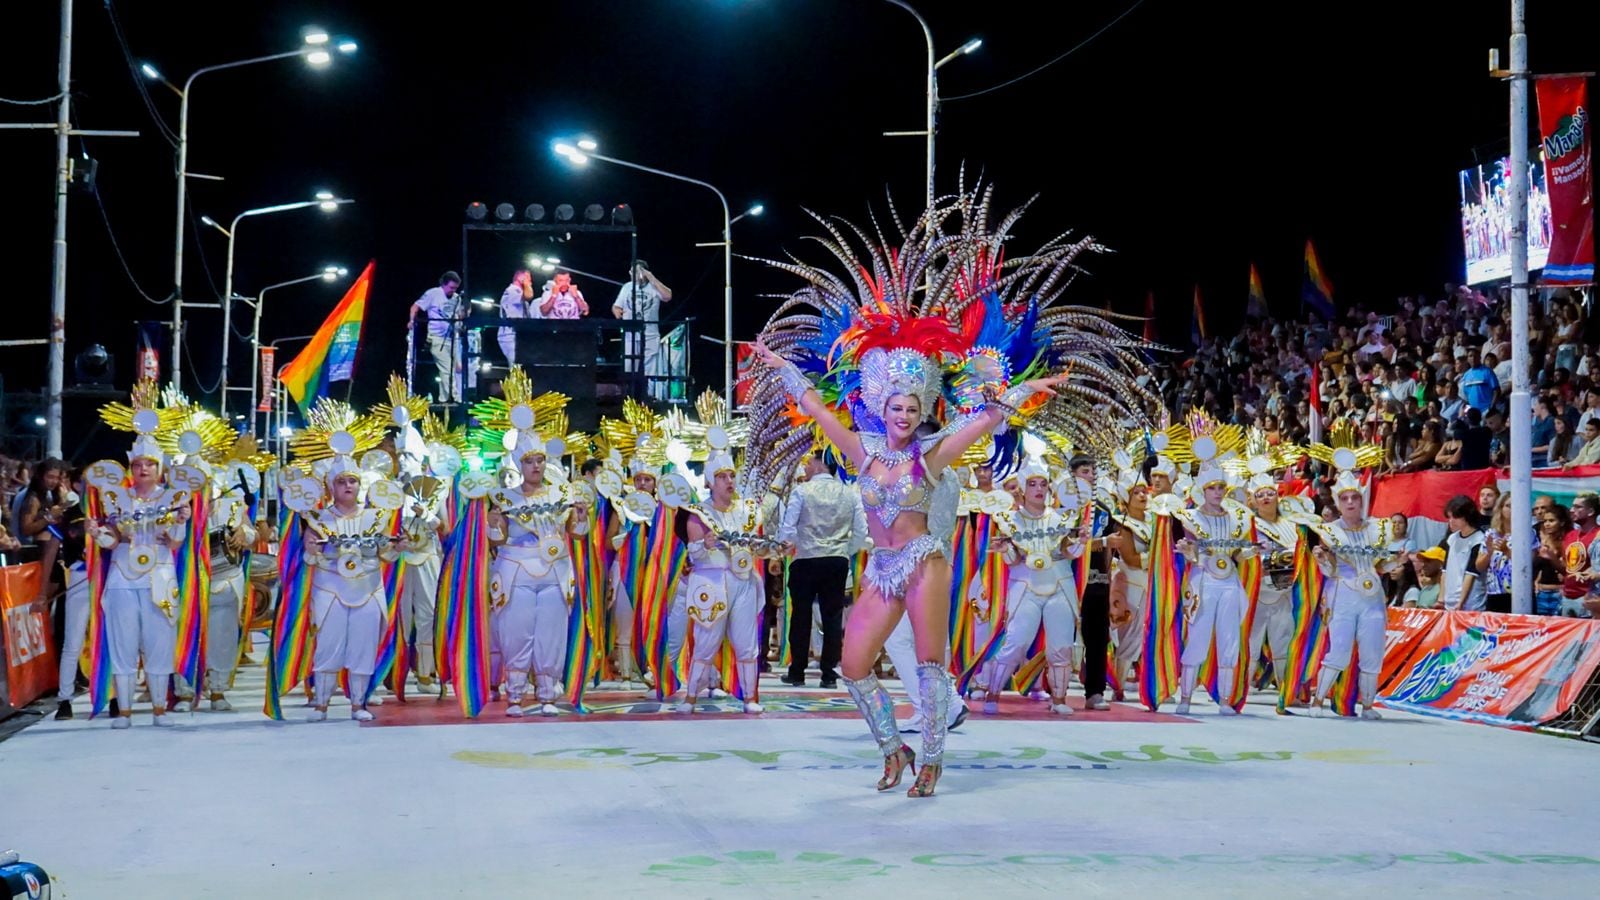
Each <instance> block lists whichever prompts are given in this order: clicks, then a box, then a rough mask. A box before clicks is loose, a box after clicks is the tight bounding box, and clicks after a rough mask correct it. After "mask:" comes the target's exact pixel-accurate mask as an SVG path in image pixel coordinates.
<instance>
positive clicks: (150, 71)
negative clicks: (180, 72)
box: [139, 63, 161, 81]
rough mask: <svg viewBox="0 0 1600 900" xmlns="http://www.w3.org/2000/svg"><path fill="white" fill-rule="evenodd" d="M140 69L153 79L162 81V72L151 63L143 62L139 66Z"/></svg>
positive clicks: (145, 75)
mask: <svg viewBox="0 0 1600 900" xmlns="http://www.w3.org/2000/svg"><path fill="white" fill-rule="evenodd" d="M139 71H141V72H143V73H144V77H146V78H148V79H150V80H151V81H160V80H161V73H160V72H158V71H156V67H155V66H152V65H150V64H149V63H143V64H141V65H140V66H139Z"/></svg>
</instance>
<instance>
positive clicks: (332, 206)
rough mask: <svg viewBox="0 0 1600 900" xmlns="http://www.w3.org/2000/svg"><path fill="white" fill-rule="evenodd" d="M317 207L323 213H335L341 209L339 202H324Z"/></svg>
mask: <svg viewBox="0 0 1600 900" xmlns="http://www.w3.org/2000/svg"><path fill="white" fill-rule="evenodd" d="M317 207H318V208H319V209H321V210H322V211H323V212H333V211H334V210H336V209H338V208H339V202H338V201H337V200H323V201H322V202H321V203H318V204H317Z"/></svg>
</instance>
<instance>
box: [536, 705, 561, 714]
mask: <svg viewBox="0 0 1600 900" xmlns="http://www.w3.org/2000/svg"><path fill="white" fill-rule="evenodd" d="M560 714H561V709H560V707H558V706H556V705H555V704H554V703H544V704H541V705H540V706H539V715H541V716H555V715H560Z"/></svg>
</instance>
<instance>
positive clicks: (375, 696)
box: [367, 691, 383, 706]
mask: <svg viewBox="0 0 1600 900" xmlns="http://www.w3.org/2000/svg"><path fill="white" fill-rule="evenodd" d="M367 705H368V706H382V705H383V696H382V695H380V694H379V693H378V692H377V691H373V692H372V696H371V697H368V698H367Z"/></svg>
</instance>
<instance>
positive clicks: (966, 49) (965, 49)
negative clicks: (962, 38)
mask: <svg viewBox="0 0 1600 900" xmlns="http://www.w3.org/2000/svg"><path fill="white" fill-rule="evenodd" d="M982 46H983V38H976V37H975V38H973V39H972V40H970V41H967V42H966V43H965V44H962V45H961V55H962V56H966V55H967V54H969V53H971V52H972V51H974V50H976V49H978V48H979V47H982Z"/></svg>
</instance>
